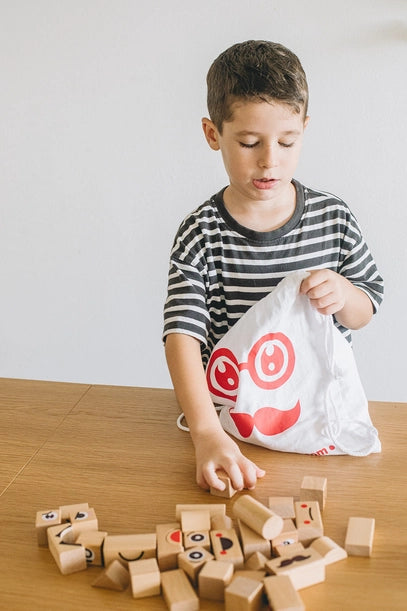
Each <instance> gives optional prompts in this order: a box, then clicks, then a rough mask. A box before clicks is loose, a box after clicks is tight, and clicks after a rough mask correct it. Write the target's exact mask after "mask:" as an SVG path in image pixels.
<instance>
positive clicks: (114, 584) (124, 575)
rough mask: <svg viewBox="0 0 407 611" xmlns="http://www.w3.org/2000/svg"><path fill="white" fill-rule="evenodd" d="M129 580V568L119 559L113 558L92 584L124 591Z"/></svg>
mask: <svg viewBox="0 0 407 611" xmlns="http://www.w3.org/2000/svg"><path fill="white" fill-rule="evenodd" d="M129 581H130V575H129V571H128V570H127V568H126V567H124V566H123V565H122V563H121V562H120V561H119V560H113V562H111V563H110V564H109V566H108V567H106V568H105V569H104V570H103V571H102V572H101V574H100V575H99V576H98V577H97V578H96V579H95V581H94V582H92V586H93V587H94V588H106V589H107V590H117V591H118V592H122V591H123V590H125V589H126V588H127V586H128V585H129Z"/></svg>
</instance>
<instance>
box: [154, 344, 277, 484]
mask: <svg viewBox="0 0 407 611" xmlns="http://www.w3.org/2000/svg"><path fill="white" fill-rule="evenodd" d="M165 353H166V357H167V363H168V369H169V371H170V375H171V379H172V383H173V385H174V390H175V394H176V397H177V400H178V403H179V405H180V407H181V409H182V411H183V412H184V415H185V418H186V421H187V423H188V427H189V430H190V434H191V438H192V441H193V444H194V446H195V456H196V475H197V483H198V484H199V485H200V486H201V487H202V488H209V487H210V486H213V487H214V488H218V489H219V490H222V489H223V488H224V484H223V483H222V482H221V481H220V479H219V478H218V476H217V475H216V470H217V469H223V470H224V471H226V473H227V474H228V475H229V477H230V478H231V483H232V485H233V487H234V488H235V489H236V490H241V489H242V488H244V487H245V488H249V489H250V488H254V486H255V484H256V481H257V478H258V477H263V475H264V474H265V472H264V471H263V470H262V469H259V468H258V467H257V466H256V465H255V464H254V463H253V462H251V461H250V460H248V459H247V458H245V457H244V456H243V454H242V453H241V452H240V449H239V446H238V445H237V443H235V442H234V441H233V440H232V439H231V438H230V437H229V435H228V434H227V433H226V432H225V431H224V430H223V428H222V426H221V424H220V421H219V418H218V415H217V413H216V409H215V406H214V405H213V402H212V400H211V397H210V394H209V390H208V387H207V383H206V377H205V372H204V369H203V365H202V360H201V350H200V344H199V341H198V340H196V339H195V338H194V337H191V336H189V335H185V334H182V333H171V334H170V335H168V336H167V338H166V343H165Z"/></svg>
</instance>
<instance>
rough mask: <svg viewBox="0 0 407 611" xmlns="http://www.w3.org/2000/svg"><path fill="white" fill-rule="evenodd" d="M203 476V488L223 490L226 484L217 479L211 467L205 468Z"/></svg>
mask: <svg viewBox="0 0 407 611" xmlns="http://www.w3.org/2000/svg"><path fill="white" fill-rule="evenodd" d="M204 478H205V482H206V484H207V485H206V486H205V488H207V489H208V488H215V490H219V491H221V492H222V491H223V490H225V488H226V485H225V483H224V482H222V480H220V479H219V477H218V475H217V473H216V470H215V469H214V468H212V467H208V468H207V469H206V470H205V473H204Z"/></svg>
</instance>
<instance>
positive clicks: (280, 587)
mask: <svg viewBox="0 0 407 611" xmlns="http://www.w3.org/2000/svg"><path fill="white" fill-rule="evenodd" d="M264 590H265V592H266V597H267V600H268V603H269V605H270V607H271V609H273V611H305V605H304V603H303V602H302V600H301V598H300V595H299V594H298V592H297V590H296V589H295V588H294V586H293V584H292V581H291V579H290V578H289V577H288V575H271V576H270V577H266V578H265V580H264Z"/></svg>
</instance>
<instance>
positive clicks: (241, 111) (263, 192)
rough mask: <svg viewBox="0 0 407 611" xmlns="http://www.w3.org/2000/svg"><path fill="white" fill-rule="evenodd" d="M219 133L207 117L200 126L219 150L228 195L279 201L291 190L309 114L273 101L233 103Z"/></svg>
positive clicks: (244, 200)
mask: <svg viewBox="0 0 407 611" xmlns="http://www.w3.org/2000/svg"><path fill="white" fill-rule="evenodd" d="M232 110H233V115H232V120H231V121H227V122H224V124H223V130H222V134H220V133H219V131H218V130H217V128H216V127H215V125H214V124H213V122H212V121H210V120H209V119H203V129H204V132H205V136H206V139H207V141H208V143H209V145H210V147H211V148H212V149H214V150H220V151H221V153H222V157H223V163H224V165H225V169H226V172H227V174H228V176H229V180H230V187H229V195H230V196H231V197H232V196H233V198H234V201H235V202H238V203H240V204H242V205H245V204H250V203H251V202H270V203H276V204H279V205H284V203H285V200H286V199H287V198H289V196H290V193H292V186H291V179H292V178H293V175H294V172H295V169H296V167H297V163H298V158H299V154H300V151H301V145H302V141H303V135H304V129H305V126H306V124H307V122H308V117H307V118H306V119H305V120H304V117H303V114H302V113H296V112H295V111H294V110H293V109H292V108H291V107H290V106H288V105H287V104H282V103H278V102H273V103H268V102H250V101H249V102H246V101H241V102H236V103H235V104H234V105H233V107H232Z"/></svg>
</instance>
